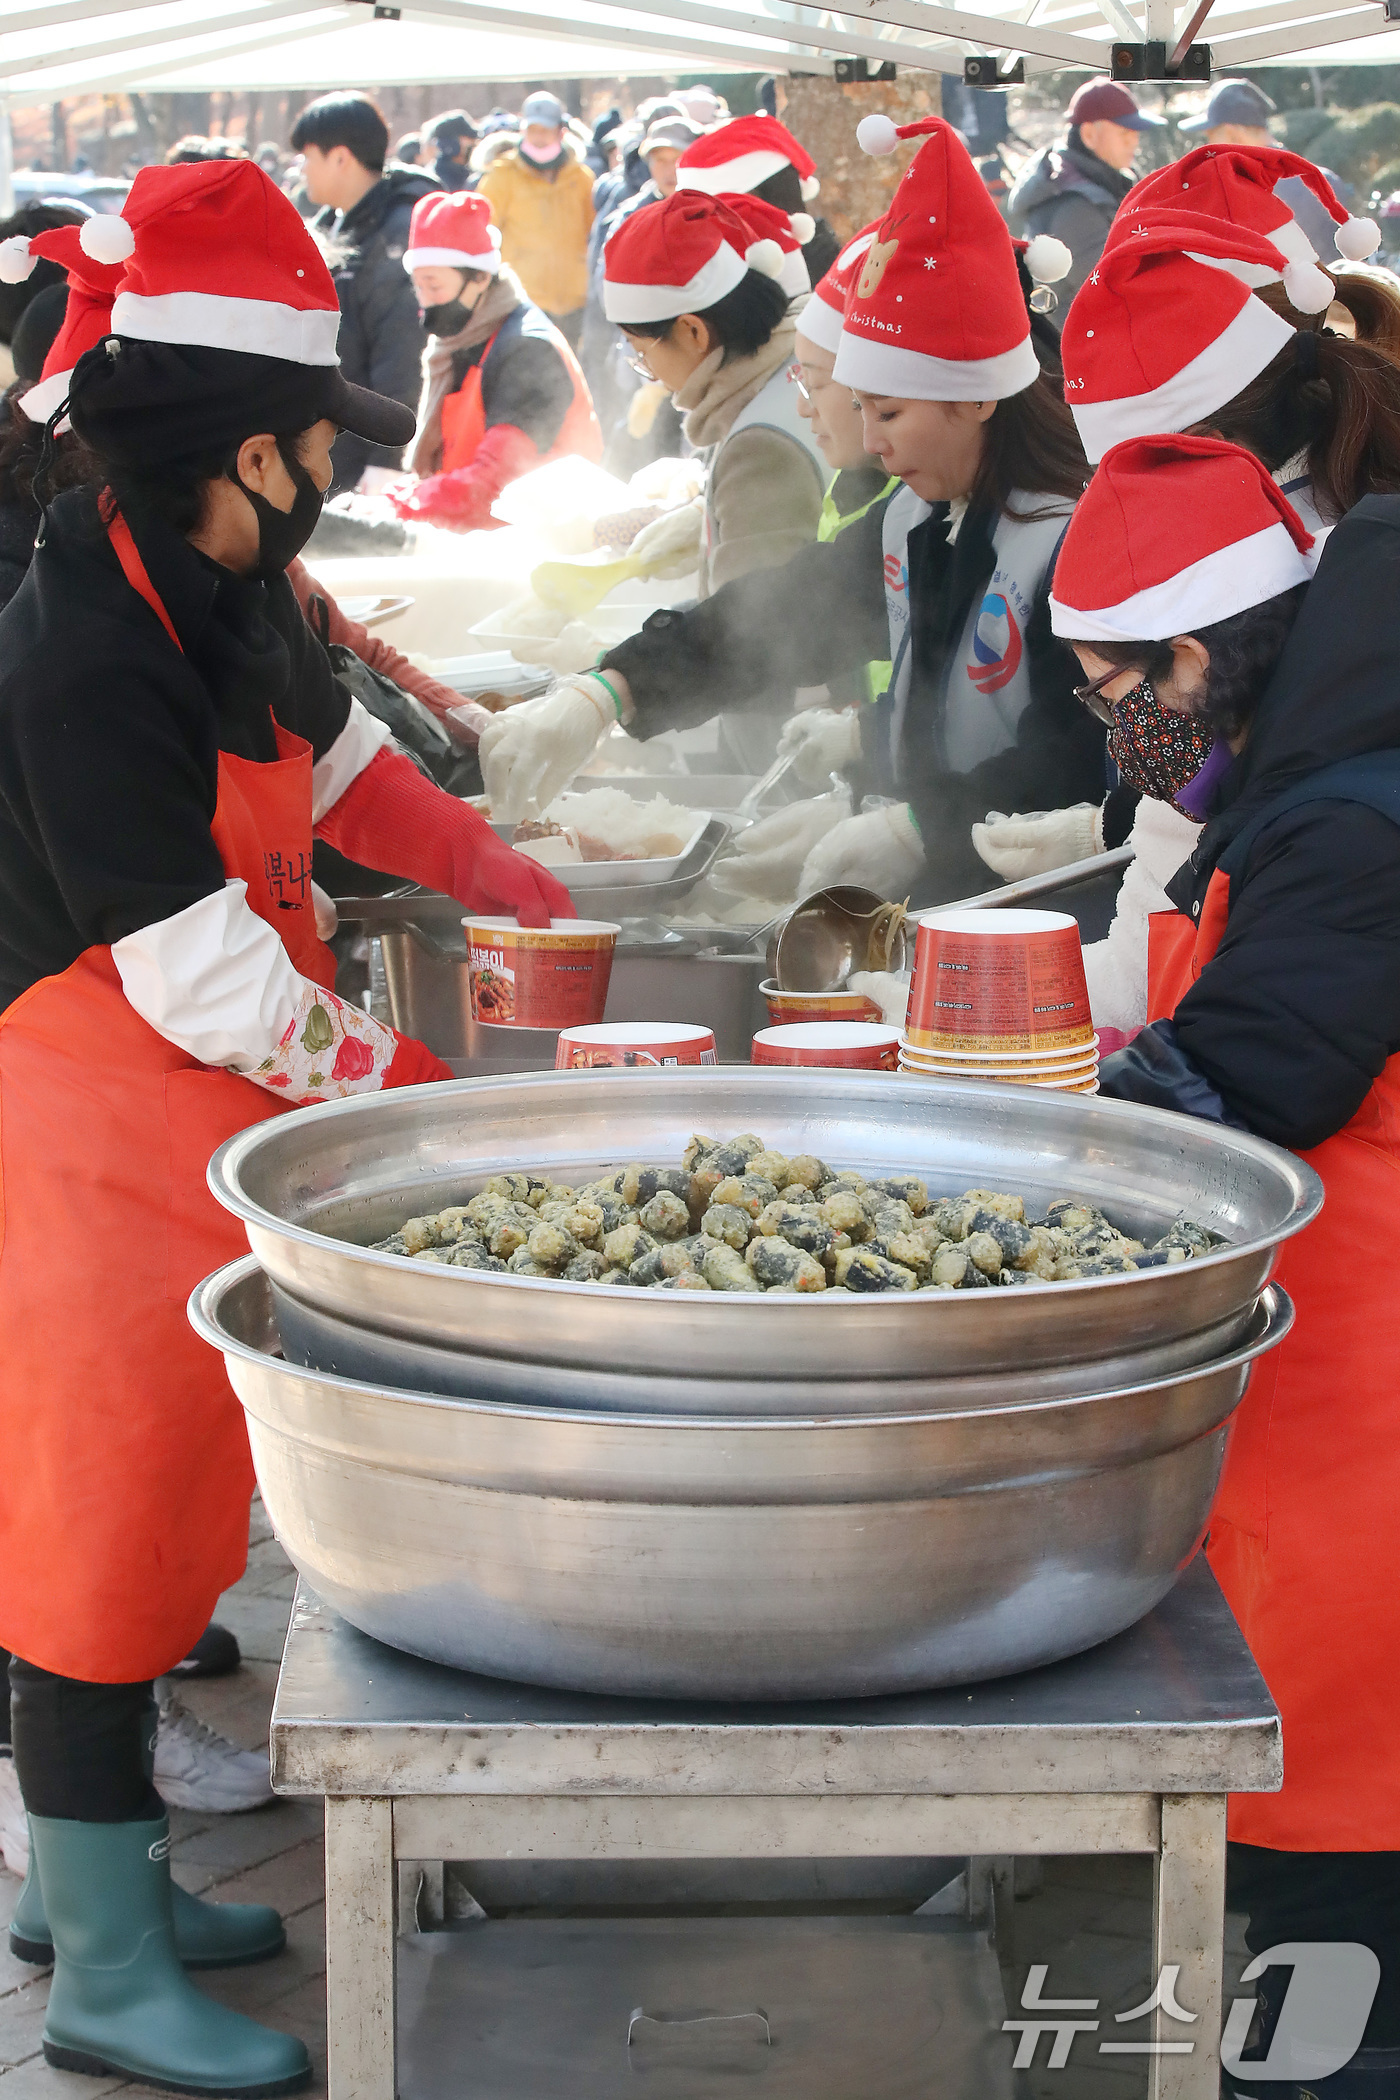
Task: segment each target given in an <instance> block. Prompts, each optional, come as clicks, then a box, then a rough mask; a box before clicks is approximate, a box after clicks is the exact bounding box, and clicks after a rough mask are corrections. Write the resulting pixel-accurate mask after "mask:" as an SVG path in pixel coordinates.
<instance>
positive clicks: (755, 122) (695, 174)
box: [676, 116, 821, 244]
mask: <svg viewBox="0 0 1400 2100" xmlns="http://www.w3.org/2000/svg"><path fill="white" fill-rule="evenodd" d="M784 168H792V169H793V170H794V171H795V173H796V175H797V179H798V181H799V182H800V183H801V185H802V202H803V203H804V204H810V203H811V202H812V199H813V198H814V197H815V196H816V195H817V193H818V191H819V190H820V189H821V184H820V183H819V182H818V180H817V164H816V162H815V161H814V160H813V158H812V156H811V154H810V153H809V152H808V151H807V148H806V147H805V146H803V145H801V144H799V142H798V141H797V140H796V139H795V138H794V137H793V135H792V133H791V132H790V131H789V130H788V128H787V126H786V124H780V123H779V122H778V120H777V118H776V117H764V116H758V117H733V118H731V120H730V122H729V123H728V124H721V125H720V126H719V127H718V129H717V130H715V131H707V132H706V133H705V134H704V135H703V137H701V138H698V139H696V140H695V141H694V143H693V144H692V145H689V146H687V147H686V149H685V151H684V153H683V154H682V155H681V158H680V166H679V168H678V169H677V171H676V181H677V183H678V184H679V185H680V187H681V189H683V190H703V191H704V193H705V195H706V196H707V197H718V196H720V195H721V193H722V192H724V191H728V190H756V189H757V188H758V186H759V184H760V183H761V182H767V181H768V180H769V178H770V177H771V176H774V175H778V174H781V172H782V170H783V169H784ZM803 219H806V221H807V223H806V230H805V231H804V230H803V229H802V227H801V226H800V224H799V223H798V222H799V221H801V220H803ZM793 225H794V229H795V231H796V232H797V238H798V240H799V241H801V242H803V243H804V244H805V243H806V242H807V241H810V240H811V238H812V235H813V233H814V232H815V231H816V228H815V226H814V225H813V223H812V221H811V220H810V219H808V218H807V214H806V213H805V212H799V213H798V214H797V217H796V219H794V221H793Z"/></svg>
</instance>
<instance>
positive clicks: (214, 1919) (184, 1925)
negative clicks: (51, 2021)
mask: <svg viewBox="0 0 1400 2100" xmlns="http://www.w3.org/2000/svg"><path fill="white" fill-rule="evenodd" d="M170 1902H171V1908H172V1910H173V1911H174V1915H175V1952H176V1953H177V1954H178V1955H179V1957H180V1961H181V1963H182V1965H183V1966H184V1967H185V1968H187V1969H239V1968H243V1967H245V1966H247V1964H248V1963H250V1962H255V1961H270V1960H271V1959H272V1957H273V1955H274V1954H280V1953H281V1952H282V1949H283V1948H284V1947H285V1946H286V1944H287V1935H286V1932H285V1930H284V1928H283V1925H282V1920H281V1918H280V1917H279V1916H278V1915H277V1912H276V1911H275V1910H274V1909H273V1908H272V1905H271V1904H270V1903H206V1902H204V1900H203V1898H202V1897H199V1896H192V1895H191V1894H190V1893H189V1891H188V1889H182V1888H181V1886H180V1884H179V1882H178V1881H172V1882H171V1884H170ZM10 1952H11V1954H13V1956H14V1957H15V1960H16V1961H27V1962H32V1963H33V1965H34V1966H35V1968H38V1969H47V1968H50V1967H52V1965H53V1935H52V1934H51V1933H50V1931H49V1921H48V1919H47V1917H46V1916H45V1914H44V1898H43V1893H42V1891H41V1890H40V1887H39V1876H38V1875H37V1873H36V1872H35V1870H34V1848H33V1846H32V1845H31V1846H30V1850H29V1872H28V1873H27V1874H26V1875H25V1877H24V1885H23V1887H22V1888H21V1889H20V1892H19V1901H18V1903H16V1905H15V1912H14V1916H13V1917H12V1918H11V1920H10Z"/></svg>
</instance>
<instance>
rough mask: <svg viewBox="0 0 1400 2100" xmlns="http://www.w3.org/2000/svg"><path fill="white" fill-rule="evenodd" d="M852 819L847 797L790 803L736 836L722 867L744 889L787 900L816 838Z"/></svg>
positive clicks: (845, 795)
mask: <svg viewBox="0 0 1400 2100" xmlns="http://www.w3.org/2000/svg"><path fill="white" fill-rule="evenodd" d="M850 814H851V798H850V796H849V795H848V794H839V795H817V796H815V797H814V798H813V799H812V800H811V801H810V802H789V803H788V805H787V807H786V808H785V809H778V810H774V812H773V814H772V816H771V817H763V818H761V819H760V821H759V822H758V823H757V824H751V825H750V826H749V828H748V830H747V831H741V832H740V834H739V837H738V838H737V840H736V841H735V846H734V854H735V857H734V859H733V860H732V861H731V862H729V863H728V864H727V865H728V866H729V867H731V868H732V869H733V872H734V876H735V879H736V881H739V882H742V884H743V886H744V888H746V889H750V890H754V891H757V892H759V893H760V894H763V895H767V896H773V897H791V896H793V895H794V894H795V890H794V885H795V883H796V881H797V878H798V875H799V874H800V873H801V870H802V864H803V862H804V861H805V860H806V858H807V856H808V854H809V853H810V852H811V851H812V848H813V847H814V846H815V845H816V843H817V841H818V839H821V838H824V837H825V836H826V834H827V832H829V831H830V830H831V828H832V826H833V825H840V824H841V823H842V822H843V821H845V820H846V819H848V818H849V816H850Z"/></svg>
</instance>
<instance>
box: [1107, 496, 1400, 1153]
mask: <svg viewBox="0 0 1400 2100" xmlns="http://www.w3.org/2000/svg"><path fill="white" fill-rule="evenodd" d="M1397 607H1400V497H1397V496H1367V497H1366V498H1364V500H1363V501H1362V502H1360V503H1358V504H1357V506H1356V508H1355V509H1354V510H1352V511H1350V512H1348V514H1347V516H1346V517H1345V518H1344V519H1343V520H1342V522H1341V524H1340V525H1338V526H1337V527H1336V528H1335V530H1334V531H1333V532H1332V534H1331V537H1330V538H1329V540H1328V542H1327V545H1326V547H1325V548H1324V549H1323V554H1322V560H1321V562H1320V563H1319V565H1318V570H1317V574H1316V576H1315V577H1314V579H1313V582H1312V583H1311V585H1310V586H1309V588H1308V593H1307V596H1306V597H1305V599H1304V600H1303V605H1302V609H1301V611H1300V612H1299V614H1298V617H1297V619H1296V621H1295V622H1294V626H1293V631H1292V633H1291V634H1290V636H1289V638H1288V641H1287V644H1286V645H1285V648H1284V652H1283V655H1282V657H1281V658H1280V660H1279V663H1278V665H1277V667H1276V669H1275V671H1274V674H1273V677H1272V678H1271V679H1270V681H1269V684H1268V686H1267V688H1266V690H1265V693H1264V696H1263V699H1262V700H1261V701H1260V704H1259V708H1258V711H1257V713H1256V715H1255V718H1254V723H1253V726H1252V729H1251V732H1250V737H1249V742H1248V744H1247V745H1246V747H1245V749H1244V751H1243V752H1242V753H1241V755H1240V756H1239V758H1238V759H1236V761H1235V763H1234V765H1233V766H1232V767H1231V769H1230V771H1229V773H1227V774H1226V776H1225V778H1224V780H1223V781H1222V783H1221V786H1220V789H1219V792H1218V795H1217V799H1216V806H1215V813H1214V814H1213V815H1212V818H1211V821H1210V822H1209V823H1208V824H1207V825H1206V827H1205V829H1204V831H1203V832H1202V833H1201V836H1200V839H1199V841H1198V843H1197V846H1196V850H1195V852H1194V854H1193V855H1192V857H1191V859H1190V861H1188V862H1187V864H1186V866H1185V867H1184V868H1183V869H1182V870H1181V871H1180V873H1179V874H1178V875H1177V876H1176V877H1175V878H1174V879H1173V881H1172V883H1171V884H1170V885H1169V887H1168V894H1169V895H1170V896H1171V898H1172V901H1173V902H1174V903H1175V904H1176V905H1177V907H1178V909H1179V910H1182V911H1184V912H1187V913H1188V914H1190V915H1191V916H1192V917H1193V918H1199V916H1200V912H1201V907H1202V904H1203V902H1204V898H1205V893H1206V890H1207V888H1208V887H1209V884H1210V878H1211V876H1212V875H1213V874H1214V872H1215V870H1216V868H1217V866H1218V865H1219V864H1220V861H1221V858H1222V856H1223V855H1224V854H1225V853H1226V852H1227V851H1228V850H1229V849H1230V847H1231V845H1232V843H1233V842H1234V841H1235V840H1237V839H1239V838H1240V835H1241V834H1242V833H1243V832H1244V830H1245V829H1246V827H1247V826H1248V825H1250V824H1251V823H1252V822H1253V820H1254V819H1255V818H1256V817H1257V816H1258V815H1259V814H1260V813H1261V811H1266V810H1267V809H1268V807H1269V805H1270V804H1271V803H1273V802H1275V801H1276V800H1277V799H1278V798H1279V797H1281V796H1282V795H1283V794H1284V793H1285V791H1287V790H1288V789H1290V788H1293V787H1295V786H1297V785H1298V784H1299V783H1301V782H1303V781H1305V780H1307V779H1308V778H1309V777H1310V776H1312V775H1316V774H1318V773H1320V772H1321V771H1322V770H1323V769H1324V768H1326V767H1330V766H1333V765H1336V764H1337V763H1338V762H1339V761H1341V760H1345V759H1357V758H1365V757H1368V756H1369V757H1372V758H1373V759H1374V760H1376V761H1377V763H1376V765H1375V767H1374V771H1375V772H1376V774H1379V773H1380V772H1381V770H1382V767H1381V764H1380V763H1379V761H1380V758H1381V754H1385V755H1386V757H1387V760H1388V762H1389V763H1390V764H1394V763H1395V762H1396V761H1395V754H1396V753H1397V752H1400V679H1398V678H1397V674H1396V660H1397V654H1400V618H1397ZM1397 1050H1400V826H1398V825H1397V824H1396V823H1393V822H1391V821H1390V819H1389V818H1388V817H1386V816H1383V815H1381V814H1380V813H1379V812H1378V811H1377V810H1375V809H1373V808H1368V807H1365V806H1364V805H1363V804H1361V803H1359V802H1356V801H1350V800H1348V801H1313V802H1308V803H1306V804H1303V805H1302V806H1300V807H1296V808H1293V809H1291V810H1287V811H1284V812H1283V813H1281V814H1280V815H1279V816H1278V817H1277V818H1275V819H1273V820H1272V821H1270V822H1268V823H1267V824H1266V826H1265V828H1264V829H1263V830H1261V831H1260V832H1258V833H1257V834H1256V835H1255V836H1254V837H1253V839H1252V841H1250V842H1248V844H1247V847H1246V850H1245V852H1244V859H1243V865H1242V866H1240V867H1238V868H1235V869H1234V871H1233V875H1232V879H1231V886H1230V916H1229V923H1228V926H1227V930H1226V933H1225V936H1224V938H1223V940H1222V941H1221V943H1220V946H1219V948H1218V949H1217V951H1216V954H1215V956H1214V958H1213V960H1212V961H1211V962H1209V963H1207V965H1206V967H1205V969H1204V970H1203V971H1202V972H1201V975H1200V977H1199V979H1198V980H1197V982H1196V983H1195V984H1194V985H1193V986H1192V988H1191V990H1190V991H1189V992H1187V994H1186V996H1185V997H1184V999H1183V1000H1182V1001H1181V1003H1180V1005H1179V1006H1178V1007H1177V1009H1176V1013H1175V1016H1174V1018H1173V1019H1172V1020H1170V1021H1160V1022H1158V1023H1156V1024H1155V1026H1154V1027H1152V1028H1149V1029H1145V1030H1144V1031H1143V1033H1142V1034H1141V1035H1140V1036H1138V1037H1137V1038H1135V1040H1134V1041H1133V1042H1132V1043H1130V1044H1129V1046H1128V1048H1127V1049H1126V1050H1122V1051H1119V1052H1118V1054H1117V1055H1116V1056H1114V1057H1111V1058H1109V1059H1107V1060H1105V1063H1104V1065H1103V1068H1102V1075H1101V1077H1102V1085H1103V1091H1104V1092H1105V1093H1109V1094H1116V1095H1118V1096H1119V1097H1120V1098H1121V1099H1124V1100H1131V1101H1145V1102H1149V1103H1151V1104H1153V1105H1154V1106H1157V1107H1162V1108H1181V1109H1184V1110H1186V1112H1187V1113H1190V1114H1194V1115H1205V1116H1208V1117H1213V1118H1214V1119H1215V1120H1217V1121H1229V1122H1232V1123H1235V1124H1237V1125H1241V1126H1243V1127H1244V1128H1245V1129H1248V1130H1252V1131H1255V1132H1257V1133H1258V1135H1259V1136H1261V1137H1266V1138H1272V1139H1273V1140H1274V1142H1275V1143H1277V1144H1281V1145H1288V1146H1291V1147H1292V1148H1293V1149H1294V1150H1295V1151H1303V1150H1306V1149H1307V1148H1308V1147H1310V1146H1312V1145H1318V1144H1321V1143H1322V1141H1323V1139H1324V1138H1328V1137H1331V1136H1332V1135H1333V1134H1334V1133H1335V1132H1336V1131H1338V1130H1340V1129H1341V1128H1342V1127H1343V1125H1345V1124H1346V1123H1348V1122H1350V1120H1351V1118H1352V1117H1353V1116H1354V1115H1355V1114H1356V1112H1357V1110H1358V1109H1359V1108H1360V1106H1361V1104H1362V1102H1363V1101H1364V1100H1365V1098H1366V1095H1367V1093H1368V1092H1369V1091H1370V1087H1371V1083H1372V1081H1373V1080H1374V1079H1376V1078H1377V1077H1378V1075H1379V1074H1380V1072H1381V1070H1382V1068H1383V1067H1384V1065H1385V1063H1386V1060H1387V1059H1388V1058H1389V1057H1390V1056H1392V1055H1393V1054H1394V1053H1395V1052H1396V1051H1397Z"/></svg>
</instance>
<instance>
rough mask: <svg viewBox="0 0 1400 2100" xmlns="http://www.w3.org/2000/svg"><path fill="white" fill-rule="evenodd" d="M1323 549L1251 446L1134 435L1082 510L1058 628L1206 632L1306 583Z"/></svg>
mask: <svg viewBox="0 0 1400 2100" xmlns="http://www.w3.org/2000/svg"><path fill="white" fill-rule="evenodd" d="M1320 552H1321V542H1320V541H1316V540H1314V538H1313V536H1312V534H1311V533H1310V532H1309V531H1308V529H1307V527H1306V526H1305V525H1304V523H1303V521H1302V519H1301V518H1300V517H1299V516H1298V513H1297V511H1296V510H1294V508H1293V506H1292V504H1291V503H1290V502H1289V501H1288V498H1287V497H1286V496H1285V495H1284V494H1283V493H1282V491H1281V490H1280V489H1279V488H1277V487H1276V486H1275V484H1274V482H1273V480H1272V479H1271V478H1270V475H1269V470H1268V468H1267V467H1266V466H1265V465H1264V464H1263V462H1262V461H1261V460H1258V459H1256V458H1255V456H1254V454H1253V453H1252V452H1246V451H1244V450H1243V449H1242V448H1241V447H1240V446H1239V445H1227V444H1225V443H1224V442H1223V441H1222V440H1221V439H1219V438H1204V437H1176V436H1159V437H1142V438H1130V439H1129V440H1128V442H1127V443H1126V444H1122V445H1115V446H1114V447H1113V449H1112V451H1110V452H1108V453H1106V454H1105V455H1104V458H1103V460H1102V461H1101V462H1100V464H1099V467H1098V469H1097V471H1096V472H1095V474H1094V478H1093V480H1092V481H1091V482H1090V483H1089V486H1088V488H1087V489H1086V490H1085V492H1084V494H1083V495H1082V496H1081V497H1080V499H1079V502H1078V504H1077V505H1076V506H1075V512H1074V516H1073V517H1072V518H1071V519H1070V522H1069V530H1068V531H1067V532H1066V534H1065V537H1064V541H1063V544H1062V545H1061V547H1060V551H1059V554H1058V556H1057V558H1056V561H1055V579H1054V583H1053V585H1052V587H1051V592H1050V621H1051V625H1052V627H1053V628H1054V631H1055V633H1056V634H1058V635H1061V636H1063V637H1064V638H1065V639H1066V640H1070V641H1076V642H1097V641H1106V642H1149V641H1166V640H1168V639H1169V638H1170V637H1171V636H1172V635H1176V634H1199V633H1200V630H1201V629H1202V628H1203V627H1210V626H1212V625H1213V624H1214V622H1215V621H1216V620H1226V619H1229V617H1230V615H1231V614H1232V613H1240V612H1244V611H1246V610H1247V609H1248V607H1250V606H1251V605H1262V604H1263V603H1264V601H1265V599H1267V598H1277V597H1278V596H1279V595H1280V593H1281V592H1283V591H1289V590H1292V589H1293V588H1294V586H1295V585H1297V584H1300V583H1307V582H1308V581H1309V579H1310V578H1311V576H1312V573H1313V571H1314V569H1315V568H1316V567H1317V561H1318V555H1319V553H1320Z"/></svg>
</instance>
